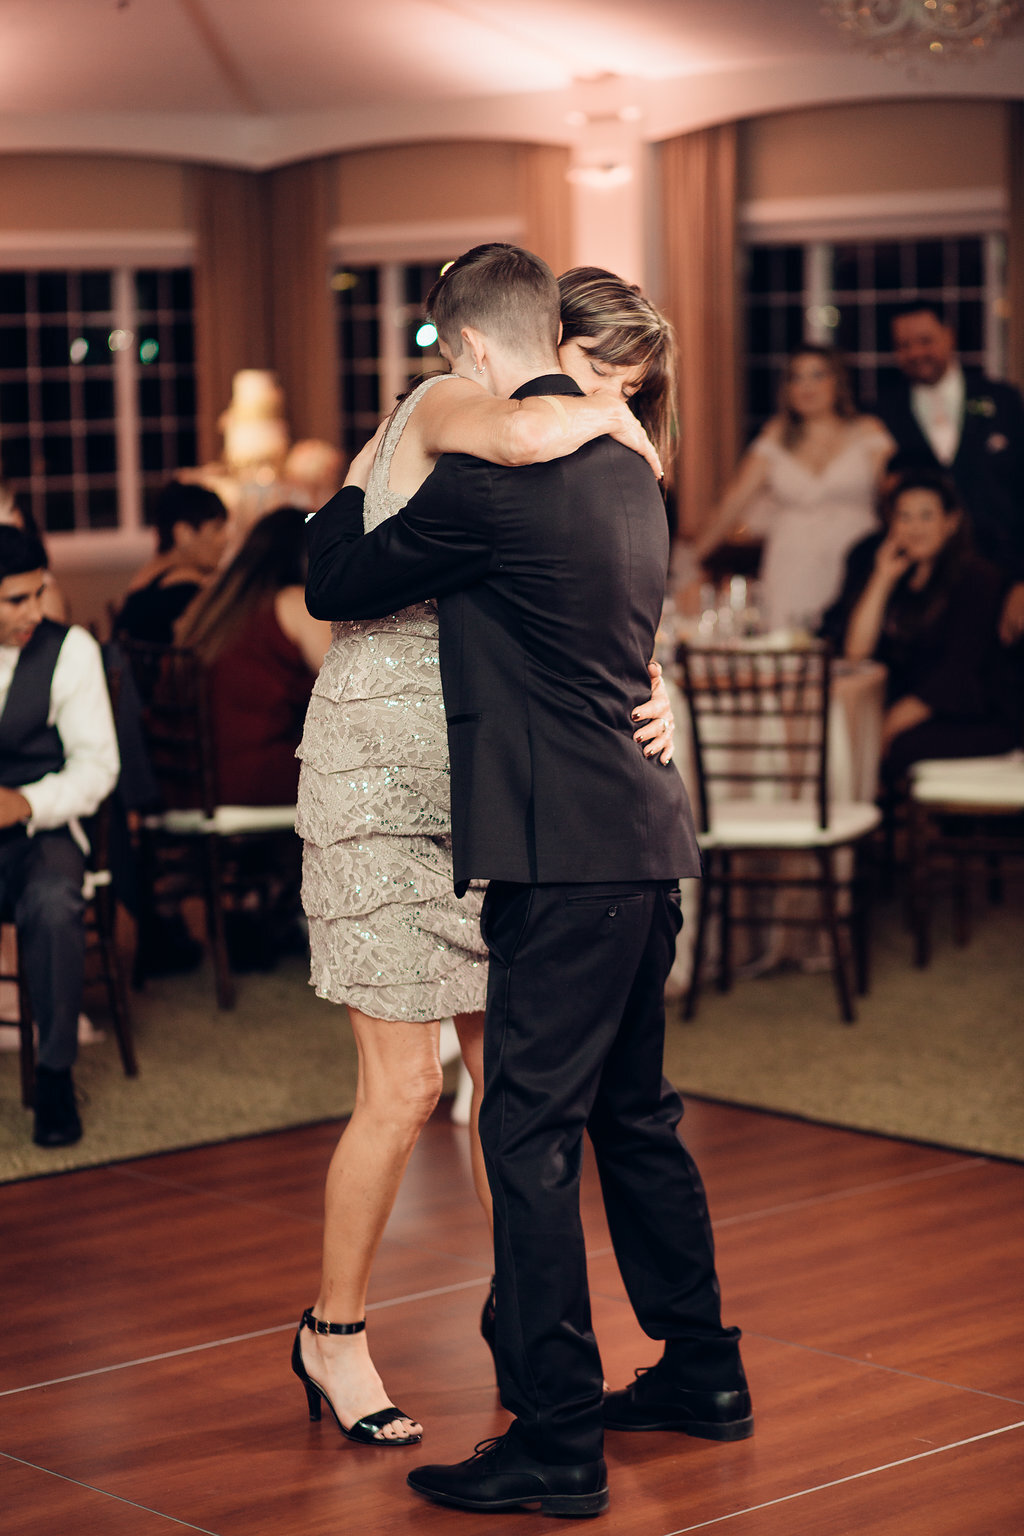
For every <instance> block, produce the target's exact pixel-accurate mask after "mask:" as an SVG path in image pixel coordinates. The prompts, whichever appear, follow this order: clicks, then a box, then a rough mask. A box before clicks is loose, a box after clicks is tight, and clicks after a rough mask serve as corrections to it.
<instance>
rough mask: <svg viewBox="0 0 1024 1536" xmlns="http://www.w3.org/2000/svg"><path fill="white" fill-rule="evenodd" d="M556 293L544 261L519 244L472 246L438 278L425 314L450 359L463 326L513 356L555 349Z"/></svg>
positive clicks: (459, 347)
mask: <svg viewBox="0 0 1024 1536" xmlns="http://www.w3.org/2000/svg"><path fill="white" fill-rule="evenodd" d="M558 312H559V293H558V283H557V281H556V279H555V274H554V273H553V272H552V270H551V268H550V267H549V266H548V264H547V262H546V261H541V259H540V257H539V256H534V255H533V253H532V252H531V251H524V250H523V249H522V248H521V247H520V246H518V245H503V244H492V245H477V246H474V247H473V249H472V250H471V251H467V252H466V253H465V255H463V256H460V257H459V259H458V260H457V261H454V262H452V265H451V266H450V267H449V268H448V270H447V271H446V272H445V273H443V274H442V276H441V277H439V278H438V280H437V282H436V283H435V284H434V286H433V288H431V290H430V293H429V294H428V295H427V314H428V315H429V316H430V318H431V320H432V321H433V322H434V325H435V326H436V327H437V334H438V336H439V337H440V338H441V340H442V341H443V342H444V343H445V345H446V346H447V347H448V348H449V350H450V351H451V353H452V356H453V357H458V356H459V354H460V353H461V351H462V336H461V334H460V333H461V331H462V327H463V326H464V325H468V326H471V327H472V328H473V330H477V331H482V332H483V333H484V335H485V336H493V337H494V339H495V341H497V342H499V343H500V344H501V345H502V346H503V347H506V348H507V349H508V350H509V351H510V352H512V353H513V354H514V355H515V356H516V357H533V356H535V355H536V354H537V353H538V352H540V353H543V354H544V355H545V356H546V355H547V354H549V353H551V352H553V351H554V350H555V349H556V348H557V346H558Z"/></svg>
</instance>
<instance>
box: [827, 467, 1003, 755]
mask: <svg viewBox="0 0 1024 1536" xmlns="http://www.w3.org/2000/svg"><path fill="white" fill-rule="evenodd" d="M891 507H892V512H891V516H890V521H889V531H888V533H887V534H886V536H885V537H884V538H883V539H881V540H880V541H879V543H878V545H877V548H876V550H875V554H874V560H873V564H872V568H871V571H870V574H868V575H867V578H866V581H865V584H864V586H863V590H862V591H861V593H860V596H859V597H858V599H857V600H856V602H855V603H854V604H853V607H852V612H851V613H850V618H849V622H848V625H847V628H846V638H845V652H846V655H847V657H848V658H849V659H851V660H856V661H859V660H864V659H866V658H867V657H874V658H875V659H876V660H878V661H881V662H883V663H884V664H885V666H886V667H887V668H888V672H889V679H888V689H887V709H886V715H885V722H884V726H883V732H882V752H883V769H884V771H885V773H886V775H887V777H888V778H889V780H890V782H892V781H896V780H898V779H900V778H901V777H902V776H903V775H904V774H905V773H906V771H907V769H908V768H909V767H910V765H911V764H912V763H915V762H918V761H920V760H921V759H923V758H930V757H978V756H986V755H989V754H994V753H999V752H1006V751H1009V750H1010V748H1011V747H1012V746H1013V745H1014V741H1015V728H1014V724H1013V715H1014V700H1013V697H1012V691H1011V688H1010V685H1009V682H1008V679H1007V673H1006V670H1005V662H1006V652H1005V650H1004V649H1003V648H1002V646H1001V645H1000V641H999V629H998V625H999V612H1000V603H999V597H1000V592H1001V582H1000V576H999V573H998V572H997V571H996V570H995V569H994V567H992V566H990V565H989V564H988V563H987V562H986V561H984V560H981V559H980V558H979V557H978V556H977V555H975V554H974V553H973V551H972V549H971V545H970V538H969V534H968V530H967V523H966V519H965V516H964V511H963V507H962V504H961V502H960V500H959V497H958V496H957V493H956V491H955V490H954V489H953V486H952V484H951V482H950V481H948V480H946V479H944V478H943V477H942V476H941V475H937V474H934V473H932V472H930V471H927V470H921V471H917V472H913V471H910V472H908V473H906V474H904V475H902V476H901V477H900V478H899V480H898V481H897V482H896V484H895V486H894V487H893V490H892V493H891ZM862 563H863V562H862Z"/></svg>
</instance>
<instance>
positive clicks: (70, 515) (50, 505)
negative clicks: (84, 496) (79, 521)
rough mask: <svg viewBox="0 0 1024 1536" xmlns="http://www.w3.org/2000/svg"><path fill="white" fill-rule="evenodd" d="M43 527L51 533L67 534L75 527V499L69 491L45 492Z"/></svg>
mask: <svg viewBox="0 0 1024 1536" xmlns="http://www.w3.org/2000/svg"><path fill="white" fill-rule="evenodd" d="M43 505H44V509H45V510H44V513H43V519H44V523H45V526H46V527H47V528H48V529H49V530H50V532H51V533H67V532H69V531H70V530H71V529H73V528H74V526H75V498H74V496H73V494H72V493H71V491H47V492H46V495H45V497H44V499H43Z"/></svg>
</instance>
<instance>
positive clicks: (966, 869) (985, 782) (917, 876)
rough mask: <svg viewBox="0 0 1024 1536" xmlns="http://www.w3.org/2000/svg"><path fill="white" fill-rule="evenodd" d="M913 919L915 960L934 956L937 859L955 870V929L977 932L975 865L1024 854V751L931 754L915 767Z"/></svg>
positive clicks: (958, 935)
mask: <svg viewBox="0 0 1024 1536" xmlns="http://www.w3.org/2000/svg"><path fill="white" fill-rule="evenodd" d="M909 808H910V814H909V830H910V923H911V928H912V931H913V935H914V963H915V965H919V966H925V965H927V964H928V962H929V960H930V959H931V897H932V893H933V889H934V884H935V874H936V866H937V865H938V864H939V863H944V864H948V865H949V867H950V869H951V873H952V890H953V934H954V938H955V940H956V942H957V943H958V944H966V943H967V941H968V939H969V937H970V872H971V866H972V864H973V863H976V862H978V861H979V860H984V861H985V862H986V863H987V864H988V866H989V872H990V886H991V885H995V886H996V888H998V881H997V880H995V879H993V876H992V870H993V868H994V869H997V870H998V869H999V867H1000V865H1001V862H1002V860H1003V859H1004V858H1015V859H1021V858H1024V752H1020V751H1017V752H1008V753H1005V754H1003V755H1002V756H998V757H964V758H953V759H946V760H943V759H941V758H935V759H930V760H929V761H927V762H920V763H915V764H914V766H913V767H912V769H911V771H910V787H909Z"/></svg>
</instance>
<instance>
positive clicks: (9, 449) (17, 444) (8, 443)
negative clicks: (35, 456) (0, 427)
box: [0, 436, 32, 480]
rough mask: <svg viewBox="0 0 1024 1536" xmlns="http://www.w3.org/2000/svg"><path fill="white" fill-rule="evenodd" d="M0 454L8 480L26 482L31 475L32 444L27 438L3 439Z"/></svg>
mask: <svg viewBox="0 0 1024 1536" xmlns="http://www.w3.org/2000/svg"><path fill="white" fill-rule="evenodd" d="M0 454H2V458H3V472H4V474H5V475H6V476H7V477H8V479H10V480H27V479H28V476H29V475H30V474H31V473H32V442H31V439H30V438H28V437H6V436H5V437H4V439H3V445H2V449H0Z"/></svg>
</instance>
